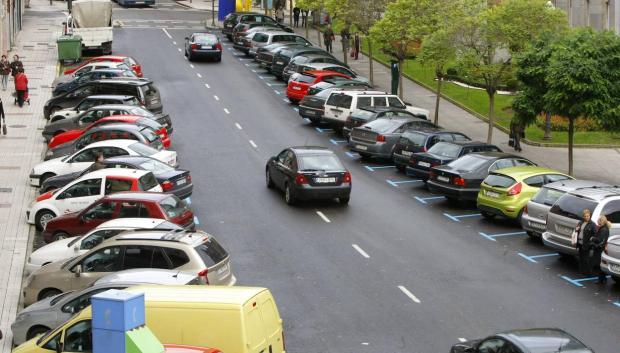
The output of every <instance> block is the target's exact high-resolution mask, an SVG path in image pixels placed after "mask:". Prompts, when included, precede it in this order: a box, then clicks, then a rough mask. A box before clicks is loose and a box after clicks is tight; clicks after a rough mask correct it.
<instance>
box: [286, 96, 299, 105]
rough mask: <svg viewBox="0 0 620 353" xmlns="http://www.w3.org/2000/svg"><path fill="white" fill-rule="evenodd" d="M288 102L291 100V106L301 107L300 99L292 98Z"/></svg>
mask: <svg viewBox="0 0 620 353" xmlns="http://www.w3.org/2000/svg"><path fill="white" fill-rule="evenodd" d="M288 100H289V101H290V102H291V104H293V105H299V99H290V98H289V99H288Z"/></svg>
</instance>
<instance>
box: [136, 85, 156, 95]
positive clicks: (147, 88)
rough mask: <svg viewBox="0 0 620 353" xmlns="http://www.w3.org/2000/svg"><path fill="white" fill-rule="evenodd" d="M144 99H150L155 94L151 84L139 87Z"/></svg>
mask: <svg viewBox="0 0 620 353" xmlns="http://www.w3.org/2000/svg"><path fill="white" fill-rule="evenodd" d="M140 89H141V90H142V93H143V94H144V96H145V97H152V96H154V95H156V94H157V89H156V88H155V86H154V85H153V84H152V83H149V84H148V85H143V86H141V87H140Z"/></svg>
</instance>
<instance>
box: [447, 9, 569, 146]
mask: <svg viewBox="0 0 620 353" xmlns="http://www.w3.org/2000/svg"><path fill="white" fill-rule="evenodd" d="M462 1H463V5H464V12H463V16H461V17H460V18H458V19H457V20H456V21H454V24H453V26H454V27H453V31H454V33H458V35H457V40H456V41H455V49H456V50H457V55H456V58H457V63H458V65H459V67H460V69H461V73H463V74H465V75H467V76H469V77H470V78H473V80H475V81H477V82H479V83H480V84H481V86H482V87H483V88H484V90H485V91H486V93H487V95H488V98H489V115H488V122H489V126H488V133H487V142H488V143H491V142H492V140H493V127H494V120H495V94H496V93H497V90H498V88H499V87H500V86H502V85H503V84H505V83H506V82H507V81H508V80H511V79H512V78H514V66H513V64H514V61H513V57H514V56H515V55H518V54H519V53H521V52H522V51H524V50H526V48H527V47H528V45H529V44H530V43H531V42H532V41H533V40H535V39H536V38H537V37H538V36H539V35H540V33H542V32H543V31H560V30H562V29H563V28H565V27H566V18H565V15H564V13H563V12H561V10H559V9H556V8H553V7H550V6H548V5H547V2H546V1H545V0H504V1H501V2H497V3H489V2H488V1H487V0H462Z"/></svg>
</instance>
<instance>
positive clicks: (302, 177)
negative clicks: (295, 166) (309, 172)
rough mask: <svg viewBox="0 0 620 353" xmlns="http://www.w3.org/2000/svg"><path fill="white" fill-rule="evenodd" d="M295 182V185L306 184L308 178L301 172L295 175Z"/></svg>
mask: <svg viewBox="0 0 620 353" xmlns="http://www.w3.org/2000/svg"><path fill="white" fill-rule="evenodd" d="M295 184H297V185H302V184H308V178H306V176H305V175H303V174H297V176H296V177H295Z"/></svg>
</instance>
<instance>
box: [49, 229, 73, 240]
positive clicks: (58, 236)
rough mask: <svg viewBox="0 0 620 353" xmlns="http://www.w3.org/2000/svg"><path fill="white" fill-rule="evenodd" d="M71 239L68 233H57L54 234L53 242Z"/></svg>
mask: <svg viewBox="0 0 620 353" xmlns="http://www.w3.org/2000/svg"><path fill="white" fill-rule="evenodd" d="M67 238H69V234H68V233H67V232H63V231H60V232H56V233H54V235H52V241H56V240H62V239H67Z"/></svg>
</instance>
